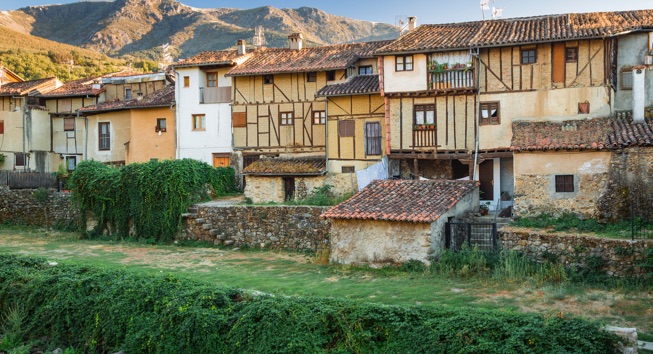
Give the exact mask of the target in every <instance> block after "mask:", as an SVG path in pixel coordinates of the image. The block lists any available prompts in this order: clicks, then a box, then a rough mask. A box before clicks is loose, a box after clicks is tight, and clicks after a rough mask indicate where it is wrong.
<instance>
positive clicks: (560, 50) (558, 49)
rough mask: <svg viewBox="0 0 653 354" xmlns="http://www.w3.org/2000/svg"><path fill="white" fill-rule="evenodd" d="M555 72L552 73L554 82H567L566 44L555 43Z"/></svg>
mask: <svg viewBox="0 0 653 354" xmlns="http://www.w3.org/2000/svg"><path fill="white" fill-rule="evenodd" d="M552 62H553V64H552V65H553V68H552V69H551V70H552V71H553V72H552V73H551V75H552V79H553V82H556V83H564V82H565V44H564V43H553V58H552Z"/></svg>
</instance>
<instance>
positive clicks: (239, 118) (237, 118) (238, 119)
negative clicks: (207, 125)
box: [231, 112, 247, 128]
mask: <svg viewBox="0 0 653 354" xmlns="http://www.w3.org/2000/svg"><path fill="white" fill-rule="evenodd" d="M231 125H232V126H233V127H234V128H244V127H247V113H245V112H234V113H233V114H232V115H231Z"/></svg>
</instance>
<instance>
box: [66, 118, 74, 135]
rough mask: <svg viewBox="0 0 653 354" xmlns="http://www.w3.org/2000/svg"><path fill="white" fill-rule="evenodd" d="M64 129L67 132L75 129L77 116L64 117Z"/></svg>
mask: <svg viewBox="0 0 653 354" xmlns="http://www.w3.org/2000/svg"><path fill="white" fill-rule="evenodd" d="M63 131H65V132H72V131H75V118H64V119H63Z"/></svg>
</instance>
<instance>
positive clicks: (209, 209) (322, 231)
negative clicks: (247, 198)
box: [179, 205, 331, 251]
mask: <svg viewBox="0 0 653 354" xmlns="http://www.w3.org/2000/svg"><path fill="white" fill-rule="evenodd" d="M326 209H328V207H310V206H210V205H198V206H194V207H192V208H191V209H190V210H189V211H190V213H189V214H185V215H184V217H185V227H184V229H183V231H182V233H181V235H180V236H179V237H181V238H182V239H186V240H197V241H206V242H212V243H214V244H218V245H225V246H237V247H240V246H248V247H266V248H267V247H272V248H278V249H295V250H313V251H317V250H320V249H324V248H326V247H328V245H329V232H330V230H331V222H330V221H329V220H324V219H321V218H320V214H322V213H323V212H324V211H325V210H326Z"/></svg>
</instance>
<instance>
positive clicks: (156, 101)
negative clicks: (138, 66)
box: [79, 85, 175, 115]
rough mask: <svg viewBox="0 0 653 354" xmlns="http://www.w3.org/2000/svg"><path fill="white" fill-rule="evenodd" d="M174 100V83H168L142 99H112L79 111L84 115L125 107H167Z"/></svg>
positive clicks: (123, 108) (119, 109) (124, 108)
mask: <svg viewBox="0 0 653 354" xmlns="http://www.w3.org/2000/svg"><path fill="white" fill-rule="evenodd" d="M174 102H175V85H168V86H166V87H164V88H162V89H161V90H158V91H155V92H153V93H151V94H149V95H147V96H144V97H143V98H142V99H140V100H139V99H135V98H134V99H131V100H113V101H108V102H102V103H100V104H98V105H95V106H88V107H84V108H80V109H79V112H80V113H84V114H85V115H89V114H95V113H100V112H109V111H121V110H126V109H138V108H151V107H167V106H170V105H171V104H173V103H174Z"/></svg>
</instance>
